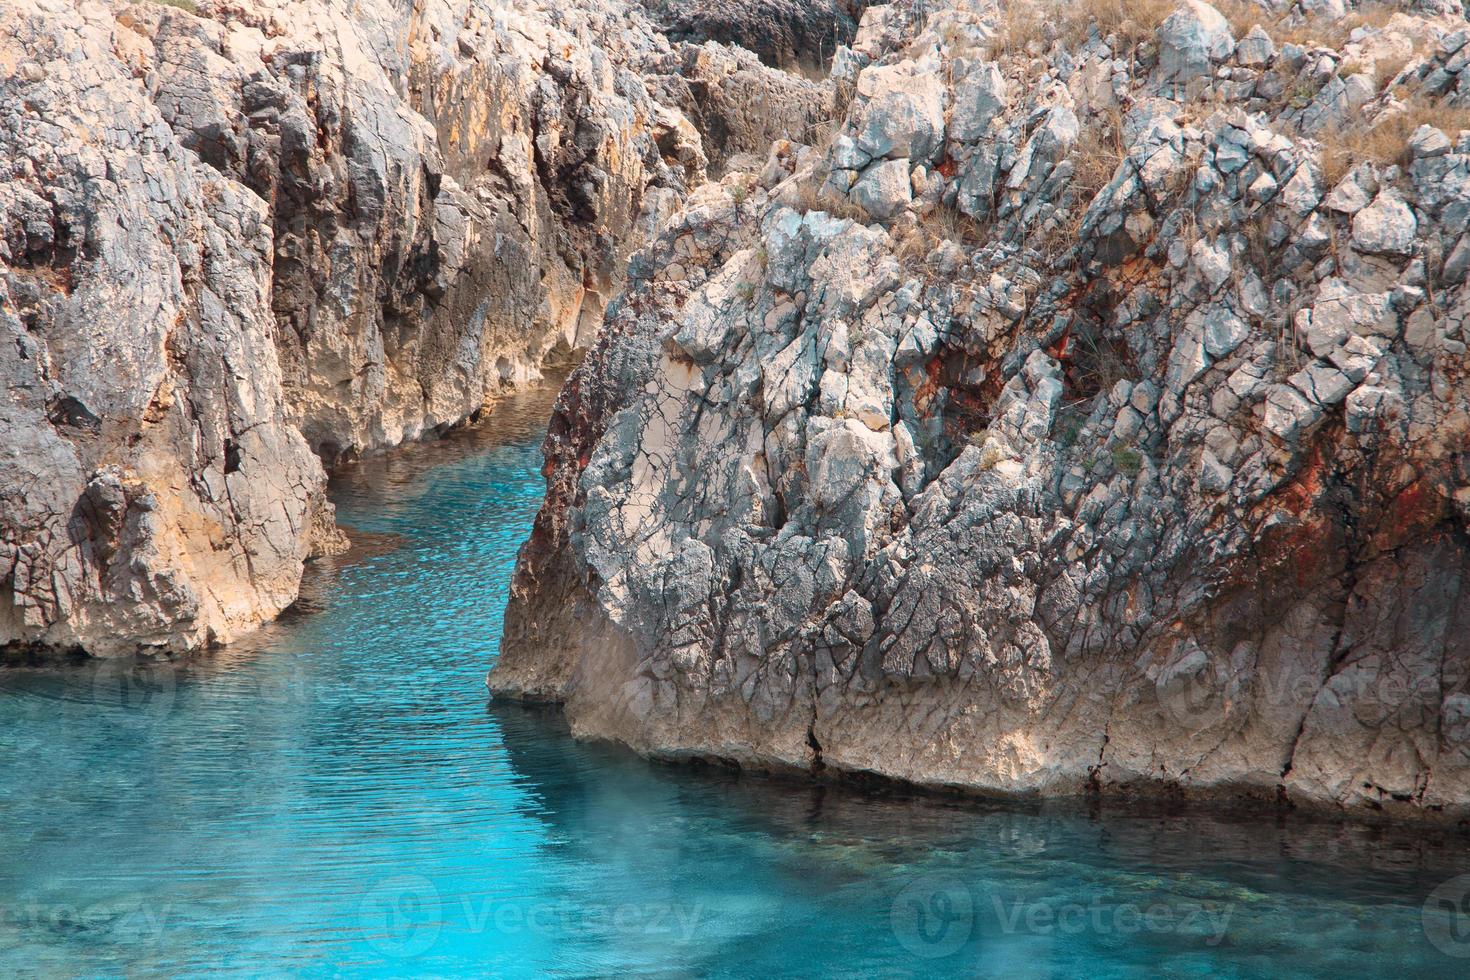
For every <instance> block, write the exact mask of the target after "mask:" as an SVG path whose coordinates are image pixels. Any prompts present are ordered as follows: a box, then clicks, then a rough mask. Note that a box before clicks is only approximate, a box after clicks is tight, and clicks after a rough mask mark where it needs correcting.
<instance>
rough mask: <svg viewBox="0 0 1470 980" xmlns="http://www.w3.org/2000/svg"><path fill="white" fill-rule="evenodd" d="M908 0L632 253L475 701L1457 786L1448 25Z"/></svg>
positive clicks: (1469, 623) (877, 17) (1456, 343)
mask: <svg viewBox="0 0 1470 980" xmlns="http://www.w3.org/2000/svg"><path fill="white" fill-rule="evenodd" d="M939 6H940V8H941V9H937V10H930V11H928V16H927V17H916V16H914V11H913V10H912V9H911V8H910V6H909V5H908V4H902V3H900V4H893V5H889V6H884V7H874V8H870V9H869V10H868V11H867V14H866V15H865V18H864V22H863V27H862V29H861V30H860V31H859V33H858V36H857V37H856V39H855V40H854V43H853V45H852V46H851V48H850V49H844V50H841V51H839V52H838V54H837V57H836V58H835V59H834V67H833V71H834V74H835V75H837V76H838V77H839V78H840V79H842V80H844V81H845V82H847V83H850V84H851V86H852V88H853V90H854V92H855V95H854V98H853V102H852V105H851V108H850V110H849V111H848V113H847V116H846V121H845V123H844V125H843V126H842V127H841V129H840V131H839V132H837V133H836V135H835V137H834V138H833V139H832V140H831V142H830V145H827V146H823V147H820V148H810V147H804V146H798V145H794V144H791V143H778V144H777V145H776V146H775V147H774V148H773V150H772V153H771V154H770V156H769V159H768V162H767V163H766V164H765V166H764V167H763V168H762V169H760V170H759V171H758V172H753V173H732V174H729V175H727V176H726V177H724V178H723V180H722V181H721V182H720V183H719V184H718V185H707V186H706V187H704V188H703V189H701V190H699V191H697V192H696V193H695V194H694V195H692V196H691V197H690V199H689V200H688V201H687V202H686V206H685V209H684V210H683V211H682V212H681V214H680V215H679V216H678V217H677V218H675V219H674V220H673V221H672V222H671V224H670V225H669V226H668V227H667V228H666V229H665V230H664V232H663V233H662V234H661V235H660V236H659V237H658V239H657V240H656V241H655V242H653V243H651V244H650V245H649V246H648V247H647V248H645V249H644V250H643V251H642V252H640V253H639V254H638V255H637V256H635V258H634V260H633V262H632V264H631V267H630V269H631V278H630V282H629V288H628V292H627V295H626V296H625V297H624V298H622V299H620V300H619V301H618V302H617V303H615V304H614V305H613V307H612V308H610V310H609V313H608V318H607V325H606V331H605V334H604V336H603V338H602V339H601V340H600V341H599V343H598V345H597V346H596V347H595V348H594V350H593V351H592V353H591V355H590V356H589V358H588V359H587V361H586V362H585V363H584V364H583V365H582V366H581V367H580V368H579V369H578V370H577V371H576V372H575V373H574V374H573V375H572V376H571V378H570V380H569V381H568V382H567V385H566V388H565V390H564V391H563V393H562V396H561V399H560V401H559V404H558V407H557V411H556V414H555V417H554V418H553V421H552V428H551V432H550V434H549V436H548V439H547V443H546V455H547V473H548V497H547V501H546V504H545V506H544V508H543V510H542V512H541V514H540V516H539V517H538V520H537V523H536V528H535V531H534V533H533V536H532V538H531V540H530V541H529V542H528V544H527V545H526V547H525V549H524V551H523V553H522V556H521V562H520V566H519V568H518V571H517V577H516V581H515V584H514V588H513V595H512V600H511V605H510V609H509V610H508V613H507V635H506V639H505V644H504V650H503V653H502V655H501V659H500V661H499V662H498V664H497V665H496V668H495V670H494V671H493V672H492V674H491V676H490V681H489V683H490V686H491V687H492V689H494V690H496V691H498V692H500V693H502V694H506V695H512V696H522V697H532V698H544V699H551V700H557V701H562V702H564V703H565V705H566V710H567V712H568V714H569V715H570V717H571V720H572V723H573V726H574V730H575V731H577V732H579V733H581V734H584V735H589V736H597V737H607V738H614V739H618V740H621V741H624V742H626V743H628V744H630V745H632V746H634V747H635V748H637V749H639V750H640V751H643V752H647V753H651V754H657V755H663V756H672V757H679V756H702V757H713V758H721V759H727V760H731V761H734V762H736V763H739V764H742V765H748V766H753V767H758V768H769V769H792V770H809V771H823V772H826V773H827V774H832V773H855V774H876V775H880V776H884V777H890V778H894V779H900V780H906V781H910V782H913V783H918V784H923V785H929V786H936V787H960V788H964V789H968V790H973V791H980V792H988V793H1000V794H1019V795H1027V794H1038V793H1039V794H1084V793H1102V794H1110V795H1126V794H1149V795H1166V796H1173V795H1180V796H1191V797H1232V798H1238V797H1244V798H1248V799H1255V800H1260V801H1269V802H1274V803H1277V804H1281V805H1301V806H1307V807H1314V808H1327V809H1342V808H1345V809H1348V810H1351V811H1353V812H1355V813H1369V812H1378V811H1381V812H1386V813H1389V814H1392V815H1396V816H1404V817H1410V816H1412V817H1425V816H1438V817H1440V818H1444V819H1463V818H1465V817H1466V816H1467V815H1470V539H1467V521H1470V453H1467V450H1470V445H1467V440H1470V384H1467V381H1466V378H1467V372H1470V360H1467V353H1466V345H1467V343H1470V286H1467V284H1466V280H1467V270H1470V232H1467V225H1466V222H1467V217H1470V111H1467V110H1470V70H1467V66H1470V43H1467V42H1470V29H1467V24H1466V23H1465V19H1464V16H1463V13H1461V12H1458V11H1447V10H1445V9H1441V8H1442V7H1443V6H1444V5H1437V6H1436V5H1424V4H1420V5H1418V6H1417V7H1413V8H1405V9H1403V10H1399V11H1383V10H1373V11H1365V12H1364V13H1363V14H1361V15H1360V14H1358V13H1357V12H1349V13H1347V14H1344V12H1343V10H1342V9H1341V8H1339V9H1338V10H1336V11H1335V12H1334V11H1332V10H1328V9H1326V8H1321V7H1320V5H1315V6H1314V7H1312V8H1310V9H1309V10H1308V11H1306V12H1304V11H1303V10H1302V9H1301V8H1294V7H1282V6H1277V7H1274V8H1270V9H1268V8H1266V7H1256V6H1251V5H1237V6H1229V7H1221V8H1219V9H1217V8H1214V7H1209V6H1207V5H1206V4H1204V3H1199V2H1192V0H1191V2H1187V3H1184V4H1181V5H1180V6H1179V7H1178V8H1171V7H1170V6H1168V5H1163V6H1160V5H1138V6H1137V7H1136V8H1135V7H1133V6H1132V5H1126V4H1125V5H1117V6H1116V7H1110V6H1107V5H1080V6H1079V7H1078V8H1077V9H1075V10H1072V9H1067V10H1063V11H1062V12H1060V13H1055V14H1054V15H1053V14H1051V13H1047V11H1049V10H1050V8H1046V10H1042V8H1039V7H1035V6H1032V5H1029V4H1021V3H1012V4H1008V5H1005V6H1004V9H998V8H997V7H996V6H995V5H993V4H988V3H950V4H945V5H939ZM1317 9H1321V10H1323V11H1324V12H1322V13H1320V14H1317V13H1312V12H1311V11H1312V10H1317ZM1093 14H1096V15H1097V16H1102V17H1103V18H1104V22H1103V23H1098V21H1097V20H1096V17H1095V16H1093Z"/></svg>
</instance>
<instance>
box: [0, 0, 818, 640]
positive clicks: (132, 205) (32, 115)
mask: <svg viewBox="0 0 1470 980" xmlns="http://www.w3.org/2000/svg"><path fill="white" fill-rule="evenodd" d="M0 13H3V18H0V65H3V67H4V70H3V72H0V329H3V330H4V332H5V336H6V338H7V339H5V341H4V343H0V372H3V374H4V376H5V381H6V389H7V398H6V401H5V403H4V405H3V406H0V499H3V500H4V502H5V506H4V511H3V513H0V648H7V647H10V648H14V647H17V646H19V647H34V648H38V649H50V650H56V649H69V648H80V649H84V650H86V651H88V652H91V653H97V654H114V653H127V652H131V651H133V650H136V649H138V648H139V647H143V648H150V649H154V650H158V651H163V652H167V653H176V652H181V651H186V650H191V649H195V648H198V647H200V646H202V645H206V644H209V643H213V642H223V641H226V640H228V639H230V638H231V637H233V636H235V635H237V634H238V633H239V632H240V631H241V630H244V629H247V628H249V627H251V626H253V625H255V624H257V623H259V622H260V621H262V620H264V619H268V618H270V617H272V616H274V615H275V614H276V613H277V612H279V611H280V610H281V609H282V608H284V607H285V606H286V605H288V604H289V603H290V602H292V601H293V600H294V599H295V596H296V588H297V584H298V582H299V579H300V576H301V571H302V563H303V561H304V560H306V559H307V557H308V556H309V555H310V554H312V553H313V551H315V550H320V549H323V548H334V547H339V546H340V545H341V538H340V535H339V534H338V532H337V531H336V530H335V528H334V527H333V522H332V514H331V508H330V506H329V505H328V504H327V503H326V501H325V499H324V496H323V485H324V480H325V477H324V472H323V467H322V464H321V462H319V461H318V457H320V458H321V459H324V460H325V461H326V462H327V463H328V464H331V463H332V462H334V461H336V460H339V459H342V458H348V457H351V456H353V455H356V454H360V453H363V452H369V451H373V450H377V449H381V448H385V447H389V446H392V445H395V444H397V443H400V442H402V441H404V440H408V439H415V438H419V437H421V436H424V435H431V434H434V433H436V432H438V431H440V430H442V429H444V428H446V427H448V426H451V425H454V424H457V423H459V422H462V421H463V420H465V419H467V418H469V417H471V416H473V415H474V414H475V413H477V412H479V411H480V410H481V408H482V407H483V406H484V405H485V404H486V402H487V399H489V398H491V397H492V396H493V395H494V394H495V393H496V392H497V391H499V390H501V389H502V388H505V387H506V386H509V385H513V384H517V383H520V382H522V381H526V380H528V379H530V378H533V377H536V376H538V374H539V371H540V368H541V365H542V364H543V362H544V360H545V359H546V358H547V356H548V355H549V354H554V353H556V352H558V351H565V352H570V351H572V350H574V349H578V348H584V347H585V346H587V345H588V344H589V343H591V341H592V338H593V337H594V336H595V334H596V331H597V329H598V327H599V325H600V324H601V322H602V319H603V311H604V307H605V305H606V303H607V301H608V300H609V299H610V298H611V297H612V296H613V295H614V294H615V292H616V291H617V290H618V288H619V285H620V282H621V279H622V275H623V269H624V267H625V264H626V259H627V255H628V253H629V251H630V250H631V249H632V248H633V247H634V246H635V245H636V244H637V243H638V242H639V241H640V240H641V239H642V238H643V237H644V236H646V235H647V234H648V233H649V232H650V231H651V230H652V229H654V228H656V227H657V226H658V225H659V224H660V223H661V222H662V221H663V220H664V219H665V218H666V217H667V216H668V215H669V214H670V213H671V212H672V211H673V210H674V209H675V207H676V206H677V204H678V202H679V200H680V199H682V197H683V196H684V195H685V194H686V193H687V192H688V191H689V189H690V188H691V187H693V186H695V185H696V184H698V183H699V182H700V181H702V180H703V179H704V177H705V168H706V165H707V162H708V157H707V155H706V153H705V150H704V142H705V141H704V138H703V137H702V135H701V133H700V131H699V130H698V129H697V128H696V126H695V124H694V123H693V122H691V120H690V119H689V118H688V116H686V115H685V114H684V112H683V111H681V109H680V107H679V103H678V102H677V101H676V100H674V99H672V98H669V97H667V96H666V95H662V96H661V95H659V94H658V93H667V91H668V90H669V89H670V88H671V87H672V85H673V82H672V81H671V80H672V79H678V80H679V81H681V82H682V81H683V79H682V77H681V76H680V75H679V73H680V72H681V71H683V69H684V66H685V65H686V64H692V63H694V62H696V61H698V62H700V63H701V64H702V65H705V66H707V68H706V70H704V71H703V74H702V75H701V76H700V84H701V85H702V86H703V89H702V92H703V95H704V101H703V105H704V106H705V118H702V119H701V122H702V123H705V124H707V126H715V125H717V124H719V125H723V130H722V132H743V130H742V129H741V126H740V125H739V124H737V123H730V124H726V121H725V119H724V117H722V116H721V115H720V111H719V108H718V107H719V106H720V105H726V104H733V103H734V101H735V100H734V99H733V97H732V96H731V94H730V93H729V92H726V91H724V89H723V88H722V86H725V85H730V86H744V87H759V86H761V85H766V86H767V87H769V88H770V89H771V90H772V91H774V92H777V93H779V94H780V95H781V98H782V99H783V100H784V101H782V102H781V104H782V105H783V106H786V107H788V108H789V110H790V112H791V113H793V114H794V115H795V116H800V117H803V118H804V117H805V116H806V115H814V116H815V115H820V114H822V112H823V110H822V109H821V108H820V107H814V106H813V105H808V104H806V102H805V101H803V100H811V101H812V102H813V103H821V102H822V101H823V100H826V99H827V98H828V91H829V88H830V87H829V86H824V85H822V84H818V83H812V82H805V81H802V80H800V79H795V78H793V77H792V76H790V75H788V74H786V73H784V72H778V71H774V70H772V69H766V68H764V67H763V66H760V65H759V64H758V63H756V62H754V59H753V58H750V57H749V56H746V57H747V58H749V61H746V60H744V59H742V57H741V55H740V54H738V53H736V52H732V51H729V50H728V49H724V48H721V47H719V46H718V45H706V46H704V47H703V48H692V47H691V48H689V49H688V50H686V49H685V47H684V46H680V45H673V44H670V43H669V42H668V40H667V39H666V38H664V37H663V35H661V34H660V33H659V32H658V31H657V30H656V29H655V28H654V27H653V25H652V24H651V22H650V21H648V20H647V19H646V17H644V16H643V14H642V13H641V8H637V7H630V6H629V5H628V4H626V3H623V2H613V0H607V2H594V3H585V4H579V5H574V6H572V7H568V6H567V5H564V4H554V3H547V2H533V3H515V4H510V3H504V2H499V0H432V2H429V3H420V4H412V5H407V4H401V3H396V2H393V0H367V2H362V0H357V2H353V3H350V4H349V3H345V2H336V0H328V2H320V3H310V4H302V3H295V2H287V0H242V2H229V0H199V3H198V5H197V9H196V10H195V11H194V12H186V11H184V10H181V9H178V8H176V7H174V6H169V5H164V4H158V3H152V2H143V3H136V4H129V3H121V2H116V0H110V2H105V3H80V2H71V0H39V2H36V3H26V4H20V3H13V2H10V0H3V3H0ZM737 64H738V65H739V70H738V71H736V70H734V69H729V70H726V69H725V68H722V67H720V66H730V65H737ZM737 75H738V79H737V78H736V76H737ZM762 75H769V76H771V80H770V81H765V80H763V78H762V77H761V76H762ZM686 92H687V88H686ZM778 118H779V117H778ZM722 138H723V137H722ZM768 142H769V137H766V138H765V139H763V140H762V141H761V143H760V146H761V147H762V148H764V146H765V145H766V144H767V143H768ZM740 148H744V147H740Z"/></svg>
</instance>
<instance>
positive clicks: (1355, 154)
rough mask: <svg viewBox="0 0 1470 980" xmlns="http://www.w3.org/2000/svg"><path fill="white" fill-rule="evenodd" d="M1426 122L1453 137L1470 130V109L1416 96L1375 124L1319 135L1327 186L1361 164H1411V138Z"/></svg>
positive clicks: (1349, 127)
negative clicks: (1409, 150)
mask: <svg viewBox="0 0 1470 980" xmlns="http://www.w3.org/2000/svg"><path fill="white" fill-rule="evenodd" d="M1426 124H1428V125H1430V126H1434V127H1435V128H1436V129H1439V130H1441V131H1442V132H1444V133H1445V134H1446V135H1447V136H1449V137H1450V139H1452V140H1453V139H1454V138H1455V137H1456V136H1458V135H1459V134H1460V132H1461V131H1462V130H1466V129H1470V109H1465V108H1460V107H1456V106H1447V105H1442V104H1440V103H1437V102H1432V101H1430V100H1429V99H1426V98H1424V97H1423V96H1419V95H1413V96H1409V97H1408V98H1406V99H1405V100H1404V107H1403V109H1401V110H1397V111H1390V112H1388V113H1385V114H1384V115H1382V116H1380V117H1379V119H1378V121H1376V122H1375V123H1374V124H1373V125H1372V126H1368V127H1360V126H1347V127H1333V128H1331V129H1327V130H1324V131H1323V132H1322V133H1320V134H1318V136H1317V141H1318V142H1319V143H1320V144H1321V145H1322V179H1323V181H1324V182H1325V184H1326V186H1328V187H1334V186H1336V185H1337V182H1338V181H1340V180H1342V178H1343V177H1344V176H1345V175H1346V174H1347V172H1348V171H1349V170H1351V169H1352V168H1353V167H1354V166H1356V165H1357V164H1359V163H1371V164H1374V165H1375V166H1378V167H1387V166H1390V165H1392V164H1401V165H1403V164H1407V163H1408V162H1409V161H1408V157H1407V152H1408V146H1409V137H1411V136H1413V135H1414V131H1415V130H1417V129H1418V128H1419V127H1420V126H1423V125H1426Z"/></svg>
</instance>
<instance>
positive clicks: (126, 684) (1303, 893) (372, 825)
mask: <svg viewBox="0 0 1470 980" xmlns="http://www.w3.org/2000/svg"><path fill="white" fill-rule="evenodd" d="M547 409H548V403H547V399H546V396H545V395H544V394H534V395H531V396H527V397H524V398H521V399H519V400H517V401H515V402H513V403H510V404H509V405H507V406H505V407H504V408H503V409H502V410H501V411H499V412H497V413H496V415H495V416H494V418H493V419H492V420H491V423H490V425H488V426H487V427H485V428H484V429H482V430H479V431H472V432H467V433H460V434H457V435H455V436H454V437H452V438H450V439H448V440H446V441H444V442H442V443H437V444H433V445H428V446H423V447H416V448H414V449H410V450H406V451H404V452H401V453H398V454H395V455H393V456H391V457H389V458H387V459H383V460H376V461H372V462H370V463H367V464H363V465H361V466H359V467H357V468H356V469H354V470H353V471H351V472H350V473H348V474H346V475H345V476H344V477H343V478H342V479H340V480H339V481H338V483H337V486H336V490H335V494H336V497H337V500H338V505H339V514H340V517H341V520H342V521H343V522H344V523H345V524H347V525H349V526H351V527H352V528H354V529H356V531H357V533H356V534H355V536H354V537H355V540H356V541H357V542H358V548H357V549H356V551H355V552H354V553H353V554H352V555H349V556H347V557H346V558H345V559H342V560H337V561H335V562H332V563H328V564H325V565H323V566H321V567H319V568H316V569H314V570H313V572H312V574H311V576H310V578H309V580H308V582H307V589H306V594H305V597H304V599H303V602H302V604H301V605H302V608H301V609H299V610H297V611H294V612H293V613H292V614H291V615H289V616H288V617H287V618H286V619H285V620H284V621H283V622H281V623H280V624H278V625H276V626H274V627H272V628H270V629H269V630H267V631H265V632H264V633H262V634H261V635H260V636H259V637H257V638H255V639H254V640H252V641H251V642H250V643H247V644H243V645H241V646H239V647H237V648H233V649H231V650H229V651H227V652H224V653H221V654H217V655H214V656H211V657H208V658H205V659H203V660H202V661H200V662H197V663H194V664H191V665H189V666H187V667H184V668H179V669H173V668H166V667H159V668H147V667H143V668H133V667H121V668H119V667H115V666H111V665H95V664H82V665H74V666H69V667H66V668H54V667H53V668H44V669H43V668H17V669H9V670H5V671H0V749H3V752H4V758H5V766H4V769H3V770H0V900H3V909H0V913H3V915H0V975H6V976H9V975H27V976H29V975H41V976H74V975H88V976H92V975H124V974H126V975H129V976H163V975H188V976H201V975H210V976H222V975H223V976H236V975H239V976H261V975H267V976H270V975H295V974H309V975H318V976H333V975H342V976H363V975H399V974H421V975H431V976H533V975H552V976H559V977H581V976H628V975H642V976H659V977H683V976H691V977H693V976H723V977H787V976H792V977H795V976H802V977H818V976H820V977H831V976H848V977H865V976H925V977H929V976H946V975H958V976H982V977H1007V978H1009V977H1074V976H1079V977H1145V976H1199V977H1207V976H1214V977H1286V976H1320V977H1345V976H1384V975H1393V974H1398V975H1400V976H1403V977H1409V976H1415V977H1429V976H1446V977H1452V976H1466V975H1470V958H1461V957H1460V956H1459V955H1456V954H1470V901H1464V899H1465V896H1466V894H1467V892H1470V878H1466V879H1463V880H1456V877H1457V876H1458V875H1460V874H1463V873H1467V872H1470V854H1467V851H1466V850H1465V848H1464V846H1463V845H1461V844H1459V843H1456V842H1454V841H1450V842H1444V841H1437V840H1436V839H1435V838H1434V837H1433V836H1431V835H1425V834H1410V835H1391V836H1385V835H1382V834H1375V833H1373V832H1370V831H1364V830H1356V831H1355V830H1348V829H1343V828H1338V827H1332V826H1322V825H1311V824H1305V823H1299V822H1289V823H1284V824H1282V823H1278V822H1275V821H1273V820H1272V819H1270V818H1265V819H1256V820H1251V821H1243V820H1238V819H1228V818H1210V817H1203V816H1198V815H1195V816H1178V815H1176V816H1172V817H1163V816H1150V817H1144V816H1136V815H1135V816H1127V815H1118V814H1106V815H1095V814H1094V815H1089V814H1087V813H1085V812H1077V811H1073V810H1070V809H1066V808H1063V809H1057V810H1041V811H1022V810H1017V809H1014V808H993V807H992V808H984V807H979V806H977V805H974V804H959V803H947V802H941V801H934V800H927V801H926V800H909V799H902V798H896V797H886V798H874V797H864V796H859V795H856V794H854V793H852V792H848V791H842V790H838V789H833V788H827V789H824V788H821V787H812V786H802V785H794V784H783V783H774V782H769V781H765V780H760V779H753V778H745V779H741V778H738V777H736V776H733V775H730V774H726V773H721V772H716V771H711V770H700V769H689V768H671V767H665V766H659V765H655V764H650V763H646V762H644V761H641V760H639V759H636V758H633V757H631V756H629V755H627V754H625V753H623V752H621V751H619V750H617V749H615V748H612V747H607V746H596V745H583V744H578V743H576V742H574V741H572V740H570V739H569V738H568V737H567V735H566V731H565V728H564V726H563V725H562V724H561V723H560V720H559V718H558V717H557V715H556V714H555V713H554V712H549V711H546V710H536V709H529V708H524V707H520V706H516V705H488V706H487V703H486V696H485V690H484V687H483V677H484V674H485V670H486V668H487V667H488V666H489V664H490V663H492V662H493V660H494V658H495V654H496V643H497V637H498V635H499V631H500V617H501V614H502V612H503V609H504V605H505V598H506V587H507V582H508V580H509V576H510V572H511V567H512V564H513V562H514V558H515V552H516V548H517V547H518V545H519V542H520V541H521V540H522V538H523V537H524V535H525V533H526V531H527V528H528V527H529V524H530V521H531V518H532V516H533V514H534V513H535V510H536V507H537V504H538V501H539V495H540V493H541V487H542V481H541V478H540V476H539V474H538V470H539V466H540V457H539V452H538V449H537V445H538V443H539V439H540V434H541V421H542V420H543V419H544V418H545V414H546V411H547ZM1437 888H1438V891H1436V889H1437Z"/></svg>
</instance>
